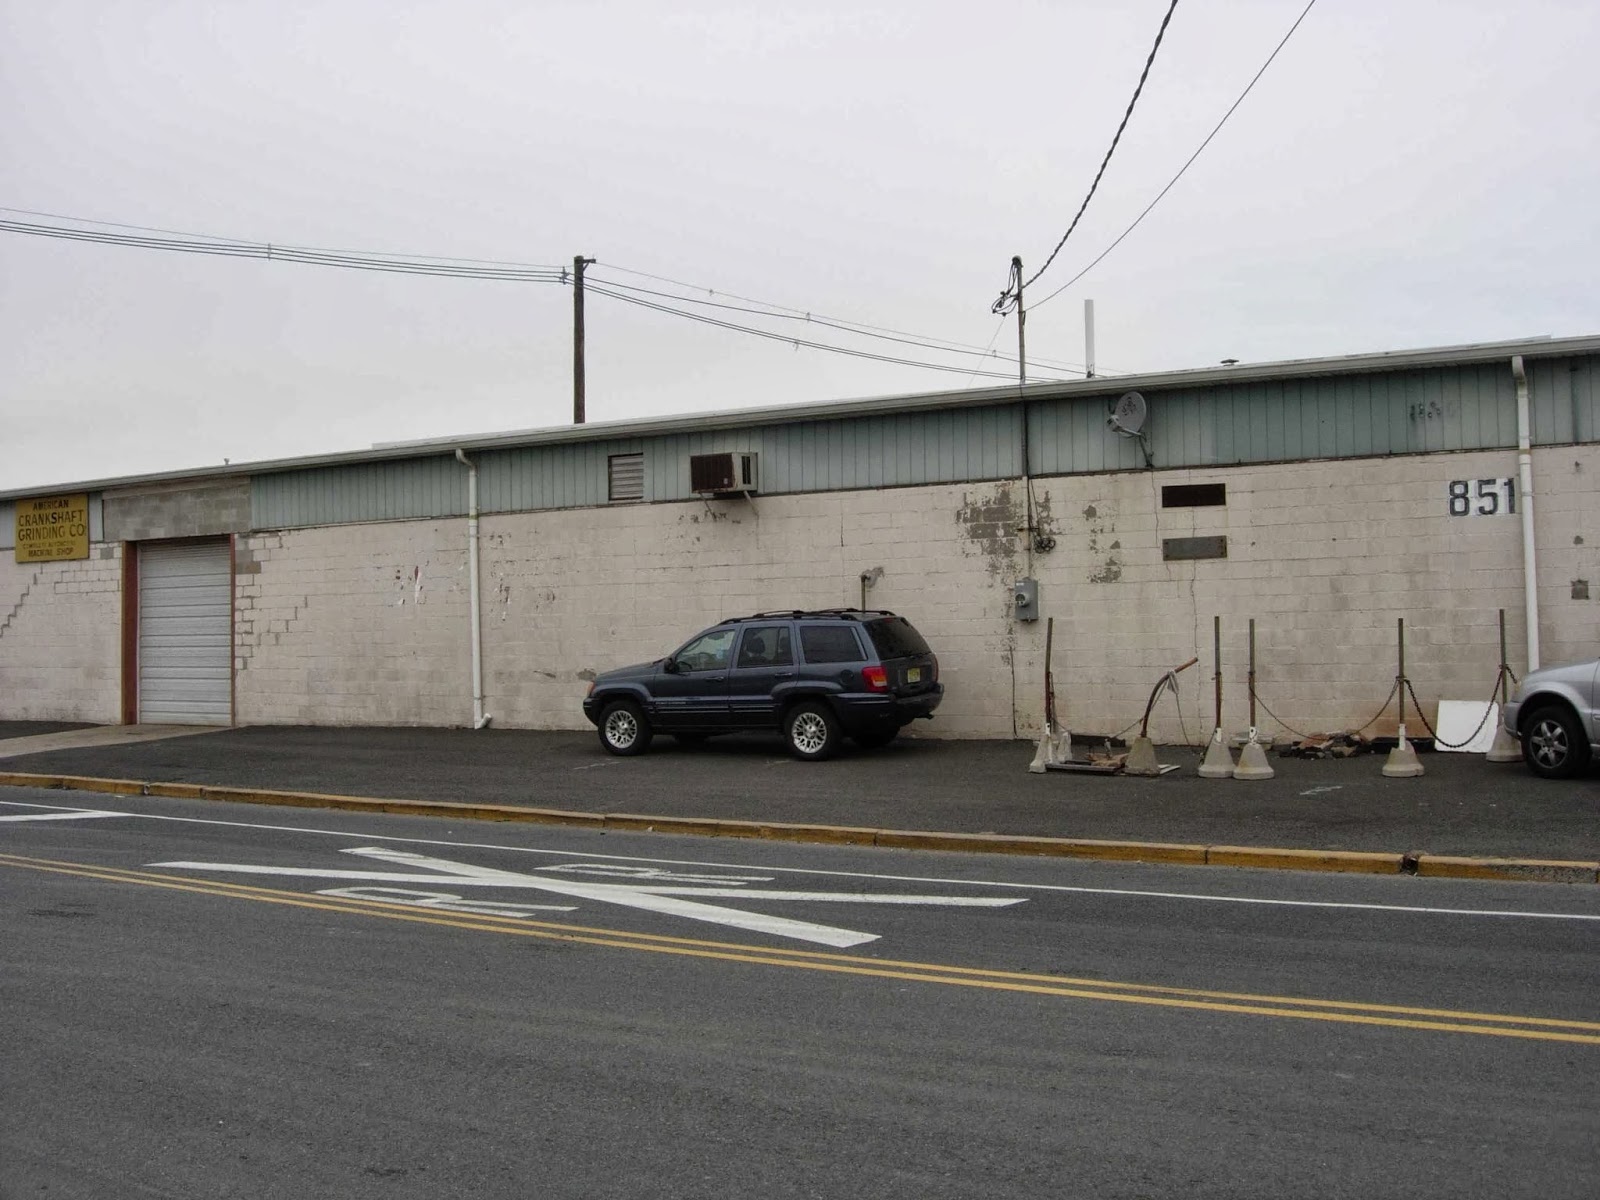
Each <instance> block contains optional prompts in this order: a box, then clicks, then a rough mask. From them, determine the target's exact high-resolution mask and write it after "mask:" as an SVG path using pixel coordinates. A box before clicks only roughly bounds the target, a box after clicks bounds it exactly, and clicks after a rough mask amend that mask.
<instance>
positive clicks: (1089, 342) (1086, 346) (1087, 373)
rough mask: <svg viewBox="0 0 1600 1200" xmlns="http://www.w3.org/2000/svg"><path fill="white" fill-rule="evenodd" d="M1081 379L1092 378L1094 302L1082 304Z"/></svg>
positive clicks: (1086, 301) (1089, 301) (1088, 301)
mask: <svg viewBox="0 0 1600 1200" xmlns="http://www.w3.org/2000/svg"><path fill="white" fill-rule="evenodd" d="M1083 377H1084V378H1085V379H1093V378H1094V301H1093V300H1085V301H1084V302H1083Z"/></svg>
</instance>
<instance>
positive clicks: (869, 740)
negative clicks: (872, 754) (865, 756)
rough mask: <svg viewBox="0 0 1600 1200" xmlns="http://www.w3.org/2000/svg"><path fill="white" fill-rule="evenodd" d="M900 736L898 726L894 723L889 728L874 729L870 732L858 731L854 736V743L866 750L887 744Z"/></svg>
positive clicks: (879, 747)
mask: <svg viewBox="0 0 1600 1200" xmlns="http://www.w3.org/2000/svg"><path fill="white" fill-rule="evenodd" d="M899 736H900V727H899V726H898V725H895V726H893V727H891V728H889V729H874V730H873V731H872V732H871V733H858V734H856V735H855V737H854V741H855V744H856V745H858V746H860V747H862V748H863V749H866V750H878V749H881V748H882V747H884V746H887V745H888V744H889V743H890V742H892V741H894V739H895V738H897V737H899Z"/></svg>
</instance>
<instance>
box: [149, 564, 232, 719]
mask: <svg viewBox="0 0 1600 1200" xmlns="http://www.w3.org/2000/svg"><path fill="white" fill-rule="evenodd" d="M231 569H232V561H231V557H230V555H229V553H228V543H227V542H225V541H222V542H196V543H190V544H187V545H182V546H140V547H139V720H140V722H141V723H144V724H154V725H228V724H231V723H232V720H233V677H232V668H233V611H232V609H233V590H232V588H231V587H230V572H231Z"/></svg>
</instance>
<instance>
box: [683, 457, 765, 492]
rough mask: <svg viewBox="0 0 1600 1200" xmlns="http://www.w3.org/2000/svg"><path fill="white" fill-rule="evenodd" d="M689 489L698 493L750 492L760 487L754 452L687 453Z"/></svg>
mask: <svg viewBox="0 0 1600 1200" xmlns="http://www.w3.org/2000/svg"><path fill="white" fill-rule="evenodd" d="M689 490H690V491H692V492H695V493H697V494H699V495H702V496H726V495H754V494H755V493H756V492H759V491H760V490H761V479H760V475H759V474H758V473H757V471H756V455H755V454H754V452H749V451H741V452H738V453H731V454H691V455H690V456H689Z"/></svg>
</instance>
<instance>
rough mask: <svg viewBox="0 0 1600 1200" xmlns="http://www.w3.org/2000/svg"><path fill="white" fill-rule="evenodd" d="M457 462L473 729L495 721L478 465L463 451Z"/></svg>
mask: <svg viewBox="0 0 1600 1200" xmlns="http://www.w3.org/2000/svg"><path fill="white" fill-rule="evenodd" d="M456 461H458V462H460V463H461V464H462V465H463V466H464V467H466V468H467V578H468V589H467V590H468V591H469V592H470V593H471V599H472V727H473V728H474V729H482V728H483V727H484V726H485V725H487V724H488V723H489V722H490V721H492V720H494V718H493V717H491V716H490V715H489V714H488V713H486V712H484V711H483V613H482V606H481V605H480V603H479V601H478V464H477V463H475V462H473V461H472V460H471V459H470V458H468V457H467V456H466V454H465V453H464V452H463V451H462V450H460V449H459V448H458V449H457V450H456Z"/></svg>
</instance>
